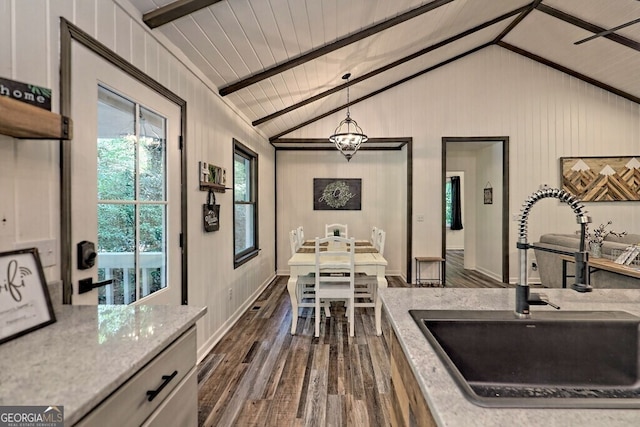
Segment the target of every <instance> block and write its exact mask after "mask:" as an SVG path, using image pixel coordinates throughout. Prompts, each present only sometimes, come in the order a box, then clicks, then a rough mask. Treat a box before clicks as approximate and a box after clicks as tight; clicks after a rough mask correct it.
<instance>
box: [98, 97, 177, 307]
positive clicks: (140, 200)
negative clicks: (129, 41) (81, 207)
mask: <svg viewBox="0 0 640 427" xmlns="http://www.w3.org/2000/svg"><path fill="white" fill-rule="evenodd" d="M166 141H167V135H166V119H165V118H164V117H162V116H161V115H159V114H156V113H154V112H153V111H151V110H149V109H147V108H145V107H143V106H141V105H140V104H138V103H135V102H133V101H131V100H129V99H127V98H125V97H124V96H122V95H119V94H117V93H116V92H115V91H113V90H111V89H109V88H106V87H103V86H99V87H98V138H97V153H98V155H97V169H98V174H97V177H98V181H97V186H98V203H97V212H98V245H97V253H98V257H97V266H98V280H99V281H102V280H107V279H111V280H113V284H112V285H109V286H105V287H102V288H100V290H99V293H98V303H99V304H130V303H132V302H135V301H138V300H140V299H141V298H144V297H146V296H148V295H150V294H152V293H154V292H156V291H159V290H161V289H163V288H165V287H166V286H167V277H166V271H167V268H166V265H167V244H166V229H167V215H166V205H167V191H166V170H167V168H166Z"/></svg>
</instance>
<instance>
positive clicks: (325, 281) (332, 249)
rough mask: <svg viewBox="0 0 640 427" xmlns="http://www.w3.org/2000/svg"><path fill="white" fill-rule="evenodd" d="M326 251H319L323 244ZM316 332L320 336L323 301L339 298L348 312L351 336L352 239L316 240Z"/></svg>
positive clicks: (354, 244)
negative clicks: (344, 302)
mask: <svg viewBox="0 0 640 427" xmlns="http://www.w3.org/2000/svg"><path fill="white" fill-rule="evenodd" d="M325 243H326V244H327V246H326V250H325V251H321V250H320V249H321V248H323V244H325ZM315 247H316V268H315V273H316V277H315V279H316V286H315V307H316V322H315V323H316V328H315V329H316V330H315V336H316V337H319V336H320V318H321V317H322V316H321V312H320V307H321V304H322V302H323V300H328V299H340V300H344V301H346V305H345V306H346V307H347V310H348V316H347V317H348V322H349V336H354V330H355V328H354V313H353V310H354V287H355V247H356V241H355V239H353V238H351V239H347V238H343V237H337V236H329V237H325V238H324V239H321V238H319V237H316V245H315Z"/></svg>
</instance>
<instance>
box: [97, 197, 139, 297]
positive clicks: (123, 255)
mask: <svg viewBox="0 0 640 427" xmlns="http://www.w3.org/2000/svg"><path fill="white" fill-rule="evenodd" d="M135 215H136V214H135V206H134V205H117V204H104V203H100V204H98V250H97V252H98V257H97V264H98V280H99V281H101V280H107V279H113V284H112V285H109V286H104V287H102V288H100V289H99V292H98V303H99V304H129V303H131V302H133V301H135V300H136V287H135V283H136V277H135V276H136V275H135V271H136V270H135Z"/></svg>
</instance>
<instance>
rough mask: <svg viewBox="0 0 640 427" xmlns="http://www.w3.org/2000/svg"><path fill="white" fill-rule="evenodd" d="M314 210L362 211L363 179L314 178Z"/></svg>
mask: <svg viewBox="0 0 640 427" xmlns="http://www.w3.org/2000/svg"><path fill="white" fill-rule="evenodd" d="M313 210H314V211H359V210H362V179H361V178H313Z"/></svg>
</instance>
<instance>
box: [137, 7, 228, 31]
mask: <svg viewBox="0 0 640 427" xmlns="http://www.w3.org/2000/svg"><path fill="white" fill-rule="evenodd" d="M220 1H222V0H177V1H174V2H173V3H169V4H167V5H165V6H162V7H159V8H157V9H156V10H152V11H151V12H147V13H145V14H144V15H142V20H143V21H144V23H145V24H147V26H148V27H149V28H151V29H152V30H153V29H154V28H157V27H159V26H161V25H164V24H168V23H169V22H171V21H175V20H176V19H178V18H182V17H183V16H186V15H189V14H190V13H193V12H195V11H197V10H200V9H204V8H205V7H209V6H211V5H212V4H216V3H218V2H220Z"/></svg>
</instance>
